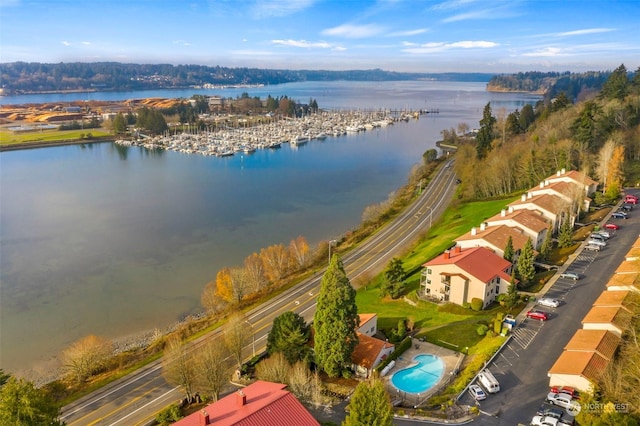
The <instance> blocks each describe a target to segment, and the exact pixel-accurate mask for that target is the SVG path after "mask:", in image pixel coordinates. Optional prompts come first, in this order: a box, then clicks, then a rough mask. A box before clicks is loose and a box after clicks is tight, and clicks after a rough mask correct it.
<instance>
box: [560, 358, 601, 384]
mask: <svg viewBox="0 0 640 426" xmlns="http://www.w3.org/2000/svg"><path fill="white" fill-rule="evenodd" d="M607 365H609V360H607V359H606V358H603V357H602V356H600V355H598V353H596V352H579V351H564V352H562V354H561V355H560V357H558V359H557V361H556V362H555V364H553V366H552V367H551V369H550V370H549V374H574V375H579V376H582V377H584V378H586V379H588V380H590V381H592V382H595V381H597V380H598V379H599V378H600V376H601V375H602V373H604V371H605V369H606V368H607Z"/></svg>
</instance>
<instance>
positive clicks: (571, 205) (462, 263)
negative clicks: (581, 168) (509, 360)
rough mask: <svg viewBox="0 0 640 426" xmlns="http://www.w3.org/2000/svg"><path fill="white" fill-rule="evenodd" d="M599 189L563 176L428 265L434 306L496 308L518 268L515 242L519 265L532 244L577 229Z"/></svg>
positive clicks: (424, 281) (425, 282)
mask: <svg viewBox="0 0 640 426" xmlns="http://www.w3.org/2000/svg"><path fill="white" fill-rule="evenodd" d="M596 189H597V183H596V182H595V181H594V180H592V179H590V178H589V177H588V176H586V175H584V174H582V173H580V172H577V171H575V170H572V171H569V172H567V171H565V170H564V169H562V170H560V171H558V172H557V173H556V174H554V175H552V176H549V177H548V178H546V179H545V180H543V181H542V182H540V184H539V185H538V186H536V187H534V188H531V189H530V190H528V191H527V192H526V193H525V194H523V195H522V197H521V199H520V200H517V201H514V202H513V203H511V204H509V205H508V206H507V208H505V209H503V210H502V211H501V212H500V213H499V214H497V215H495V216H493V217H491V218H489V219H487V220H486V221H484V222H483V223H481V224H480V226H479V227H473V228H471V230H470V231H469V232H468V233H466V234H464V235H462V236H460V237H459V238H458V239H456V241H455V243H456V244H455V246H454V247H453V248H452V249H450V250H447V251H445V252H444V253H442V254H441V255H439V256H438V257H436V258H435V259H433V260H431V261H429V262H427V263H425V264H424V265H423V271H422V274H421V279H420V283H421V286H420V289H421V293H422V295H424V296H425V297H427V298H430V299H432V300H437V301H444V302H451V303H456V304H458V305H464V304H467V303H471V300H472V299H473V298H479V299H482V300H483V306H484V307H487V306H488V305H490V304H491V303H492V302H493V301H494V300H495V299H496V297H497V296H498V295H499V294H502V293H506V292H507V290H508V287H509V282H510V277H511V272H512V268H513V265H512V263H511V262H508V261H506V260H504V258H503V256H504V249H505V247H506V246H507V242H508V240H509V238H511V242H512V245H513V248H514V252H515V256H514V259H513V260H514V261H515V260H516V259H517V257H518V255H519V254H520V252H521V251H522V249H523V248H524V246H525V244H526V243H527V240H529V239H531V242H532V244H533V248H534V250H538V249H539V248H540V246H541V245H542V243H543V242H544V240H545V238H546V236H547V232H552V233H555V232H557V231H558V230H559V228H560V226H561V224H562V223H563V222H564V221H565V220H570V221H571V224H572V225H573V224H574V223H575V218H576V217H577V216H578V214H579V212H580V210H581V209H582V210H588V209H589V207H590V203H591V199H590V198H589V197H588V196H589V195H590V194H592V193H593V192H595V191H596Z"/></svg>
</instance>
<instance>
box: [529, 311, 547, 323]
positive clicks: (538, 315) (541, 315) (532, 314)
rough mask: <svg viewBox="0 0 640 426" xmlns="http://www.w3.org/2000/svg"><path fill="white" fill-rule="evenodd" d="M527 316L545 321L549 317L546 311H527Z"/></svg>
mask: <svg viewBox="0 0 640 426" xmlns="http://www.w3.org/2000/svg"><path fill="white" fill-rule="evenodd" d="M527 318H531V319H537V320H540V321H546V320H548V319H549V315H548V314H547V313H546V312H542V311H529V312H527Z"/></svg>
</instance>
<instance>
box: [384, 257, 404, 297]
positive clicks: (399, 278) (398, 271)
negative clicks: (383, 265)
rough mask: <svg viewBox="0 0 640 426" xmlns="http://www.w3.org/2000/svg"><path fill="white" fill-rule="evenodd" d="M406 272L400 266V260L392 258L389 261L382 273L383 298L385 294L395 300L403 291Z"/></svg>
mask: <svg viewBox="0 0 640 426" xmlns="http://www.w3.org/2000/svg"><path fill="white" fill-rule="evenodd" d="M406 275H407V274H406V272H405V271H404V268H403V266H402V260H400V259H398V258H397V257H394V258H393V259H391V260H390V261H389V264H388V265H387V269H386V270H385V271H384V282H383V283H382V286H381V293H382V295H383V296H386V295H387V294H389V295H391V297H392V298H394V299H395V298H397V297H398V296H400V294H402V292H403V291H404V286H405V279H406Z"/></svg>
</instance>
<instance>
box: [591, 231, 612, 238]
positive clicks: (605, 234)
mask: <svg viewBox="0 0 640 426" xmlns="http://www.w3.org/2000/svg"><path fill="white" fill-rule="evenodd" d="M595 234H596V235H601V236H603V237H604V239H605V240H608V239H609V238H611V234H610V233H609V231H607V230H606V229H601V230H599V231H597V232H595Z"/></svg>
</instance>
